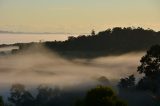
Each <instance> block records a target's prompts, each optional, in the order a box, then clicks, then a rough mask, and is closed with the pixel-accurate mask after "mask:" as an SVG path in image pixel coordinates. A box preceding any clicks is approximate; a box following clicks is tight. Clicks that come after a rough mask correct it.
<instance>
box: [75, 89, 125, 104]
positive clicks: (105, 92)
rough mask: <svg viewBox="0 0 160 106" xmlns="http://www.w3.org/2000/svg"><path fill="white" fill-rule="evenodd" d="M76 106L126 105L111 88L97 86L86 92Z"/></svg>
mask: <svg viewBox="0 0 160 106" xmlns="http://www.w3.org/2000/svg"><path fill="white" fill-rule="evenodd" d="M76 106H127V104H126V103H125V102H124V101H122V100H120V99H119V98H118V97H117V96H116V94H115V93H114V91H113V90H112V89H111V88H108V87H105V86H98V87H96V88H94V89H91V90H90V91H88V92H87V95H86V97H85V99H84V100H83V102H82V101H80V102H78V103H77V104H76Z"/></svg>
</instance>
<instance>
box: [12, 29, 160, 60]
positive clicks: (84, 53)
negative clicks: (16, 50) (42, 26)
mask: <svg viewBox="0 0 160 106" xmlns="http://www.w3.org/2000/svg"><path fill="white" fill-rule="evenodd" d="M40 43H42V44H43V45H44V46H45V47H47V48H49V49H51V50H53V51H56V52H58V53H59V54H63V55H67V56H75V57H88V58H89V57H97V56H104V55H105V56H106V55H119V54H124V53H128V52H139V51H146V50H147V49H148V48H150V47H151V46H152V45H155V44H160V32H156V31H154V30H152V29H143V28H140V27H138V28H134V27H127V28H121V27H115V28H113V29H107V30H105V31H102V32H99V33H97V34H95V31H94V30H92V32H91V34H90V35H80V36H78V37H74V36H69V37H68V40H66V41H52V42H51V41H50V42H49V41H47V42H40ZM33 44H37V43H27V44H14V45H18V46H19V47H20V49H21V50H23V49H26V48H27V47H30V46H31V45H33Z"/></svg>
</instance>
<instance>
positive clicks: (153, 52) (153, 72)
mask: <svg viewBox="0 0 160 106" xmlns="http://www.w3.org/2000/svg"><path fill="white" fill-rule="evenodd" d="M140 62H141V65H140V66H139V67H138V70H137V71H138V72H139V73H140V74H143V75H144V77H143V78H142V79H141V80H140V81H139V82H138V88H139V89H143V90H151V91H152V92H154V93H156V94H159V95H160V83H159V82H160V46H159V45H154V46H152V47H151V48H150V49H149V50H148V51H147V54H146V55H145V56H143V57H142V59H141V61H140Z"/></svg>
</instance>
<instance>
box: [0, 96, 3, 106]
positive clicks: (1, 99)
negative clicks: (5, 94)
mask: <svg viewBox="0 0 160 106" xmlns="http://www.w3.org/2000/svg"><path fill="white" fill-rule="evenodd" d="M0 106H4V101H3V98H2V96H0Z"/></svg>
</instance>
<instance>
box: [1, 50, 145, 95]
mask: <svg viewBox="0 0 160 106" xmlns="http://www.w3.org/2000/svg"><path fill="white" fill-rule="evenodd" d="M40 50H41V52H40V51H39V52H37V51H34V49H33V48H31V49H28V50H26V51H25V52H24V53H19V54H15V55H5V56H0V85H1V86H0V92H1V94H3V95H4V93H5V92H7V91H8V90H9V88H10V87H11V85H12V84H16V83H20V84H24V85H25V86H27V87H29V88H31V87H37V86H38V85H41V84H44V85H47V86H58V87H59V88H61V89H67V88H68V89H70V88H74V89H81V88H82V89H87V88H91V87H92V86H96V85H100V84H105V85H108V84H110V85H111V86H117V82H119V79H120V78H123V77H125V76H128V75H131V74H135V75H137V66H138V65H139V60H140V58H141V57H142V56H143V55H144V53H143V52H141V53H128V54H123V55H119V56H106V57H99V58H94V59H78V58H77V59H76V58H75V59H65V58H62V57H61V56H59V55H58V54H56V53H53V52H51V51H49V50H47V49H46V48H44V47H41V48H40ZM101 77H102V78H106V82H105V81H104V80H103V79H102V80H99V79H100V78H101ZM136 77H138V76H136Z"/></svg>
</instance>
